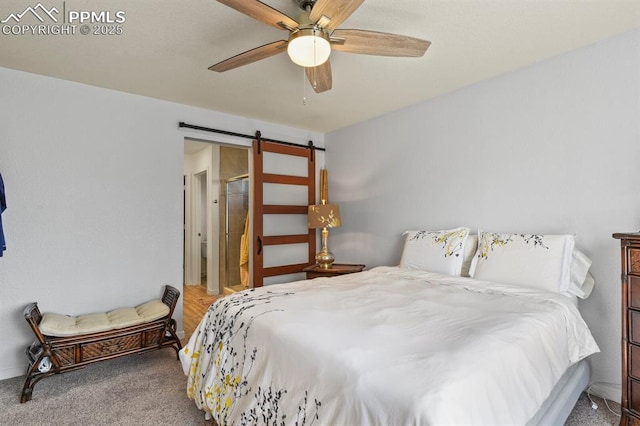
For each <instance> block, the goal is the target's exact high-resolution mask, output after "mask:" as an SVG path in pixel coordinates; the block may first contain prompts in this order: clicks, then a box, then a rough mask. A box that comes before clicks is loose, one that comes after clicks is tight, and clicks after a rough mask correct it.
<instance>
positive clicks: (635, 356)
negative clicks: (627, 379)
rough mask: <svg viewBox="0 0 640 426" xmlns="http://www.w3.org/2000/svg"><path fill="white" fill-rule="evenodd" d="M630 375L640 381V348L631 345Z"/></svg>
mask: <svg viewBox="0 0 640 426" xmlns="http://www.w3.org/2000/svg"><path fill="white" fill-rule="evenodd" d="M629 374H630V375H631V376H632V377H633V378H635V379H638V380H640V346H636V345H629Z"/></svg>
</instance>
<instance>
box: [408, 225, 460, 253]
mask: <svg viewBox="0 0 640 426" xmlns="http://www.w3.org/2000/svg"><path fill="white" fill-rule="evenodd" d="M467 232H468V230H467V229H465V228H459V229H453V230H451V231H449V232H442V231H439V232H433V231H417V232H416V233H415V235H414V236H413V237H412V238H411V239H412V240H421V239H423V238H433V242H434V243H436V244H437V245H440V246H442V248H443V249H444V257H449V256H459V255H460V253H461V251H462V244H463V242H464V239H465V237H466V236H467Z"/></svg>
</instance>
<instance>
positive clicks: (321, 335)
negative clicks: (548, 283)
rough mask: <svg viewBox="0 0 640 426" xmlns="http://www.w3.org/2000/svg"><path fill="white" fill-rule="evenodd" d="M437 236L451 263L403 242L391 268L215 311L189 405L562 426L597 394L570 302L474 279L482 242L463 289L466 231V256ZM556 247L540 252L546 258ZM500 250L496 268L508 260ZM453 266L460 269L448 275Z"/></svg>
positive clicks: (209, 316) (580, 324) (191, 348)
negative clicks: (582, 401) (432, 260)
mask: <svg viewBox="0 0 640 426" xmlns="http://www.w3.org/2000/svg"><path fill="white" fill-rule="evenodd" d="M429 232H432V231H429ZM437 232H440V233H442V232H445V231H437ZM447 232H451V230H448V231H447ZM409 235H413V236H415V235H416V234H415V233H412V234H409ZM432 237H433V235H429V238H430V239H433V240H434V243H437V245H438V247H441V248H442V249H444V250H445V251H446V252H449V253H450V254H449V255H448V256H446V257H447V258H453V259H445V260H446V262H444V263H446V264H443V261H442V259H438V262H439V263H441V264H440V265H433V264H431V265H418V266H416V264H415V260H416V259H418V258H419V257H415V256H412V254H416V253H417V252H415V250H413V249H412V248H411V247H408V243H405V247H404V251H403V255H402V261H401V264H400V265H399V266H397V267H376V268H373V269H372V270H369V271H364V272H360V273H356V274H350V275H344V276H340V277H334V278H316V279H314V280H303V281H298V282H293V283H286V284H278V285H273V286H268V287H263V288H257V289H251V290H247V291H244V292H241V293H236V294H234V295H231V296H228V297H224V298H221V299H219V300H218V301H216V302H215V303H214V304H213V305H212V306H211V307H210V308H209V310H208V312H207V313H206V314H205V316H204V318H203V319H202V321H201V323H200V325H199V326H198V328H197V329H196V331H195V332H194V334H193V335H192V336H191V338H190V340H189V342H188V344H187V345H186V346H185V347H184V348H183V349H182V350H181V352H180V359H181V363H182V366H183V369H184V372H185V374H186V375H187V376H188V382H187V394H188V396H189V397H190V398H192V399H193V400H194V401H195V404H196V405H197V406H198V408H200V409H201V410H203V411H204V412H205V413H207V415H210V416H212V417H213V418H214V420H215V421H216V422H217V423H218V424H220V425H227V424H298V425H311V424H315V425H320V424H328V425H336V424H344V425H347V424H348V425H356V424H357V425H368V424H372V425H374V424H376V425H378V424H389V425H391V424H393V425H405V424H420V425H439V424H447V425H451V424H467V425H468V424H491V425H518V424H522V425H524V424H557V423H556V422H557V421H558V419H563V417H564V418H566V416H567V415H568V413H569V412H570V411H571V408H572V407H573V404H574V403H575V401H576V399H577V397H578V395H579V393H580V392H581V391H582V390H583V389H584V387H585V386H586V385H587V383H588V381H589V370H588V366H587V365H586V364H585V361H584V360H585V358H586V357H588V356H589V355H591V354H593V353H595V352H597V351H598V347H597V345H596V343H595V341H594V340H593V337H592V336H591V333H590V332H589V329H588V327H587V325H586V324H585V322H584V321H583V319H582V317H581V316H580V313H579V311H578V309H577V304H576V301H575V299H574V298H572V297H568V296H567V295H566V294H562V292H554V291H549V290H548V289H542V288H538V287H536V286H534V285H528V286H523V285H521V284H519V283H515V284H514V283H505V282H495V281H486V280H482V279H479V278H478V277H481V276H483V275H487V271H489V272H491V268H489V269H486V268H485V266H483V265H482V264H478V263H479V262H480V261H479V260H478V253H480V254H482V253H481V250H482V246H483V244H484V243H483V239H482V237H483V236H482V234H480V233H479V234H478V241H479V242H478V243H477V244H476V245H475V246H474V248H473V250H471V252H472V253H473V254H472V257H473V258H474V259H475V260H476V265H474V266H473V267H472V269H473V270H472V272H471V273H472V274H474V275H476V276H475V277H474V278H471V277H465V276H462V275H464V274H463V273H462V269H463V263H464V258H465V257H466V256H464V255H463V252H465V247H464V244H465V243H468V241H467V240H468V231H466V234H465V235H463V236H462V237H461V243H460V244H452V241H451V240H450V239H447V241H445V243H446V244H443V243H442V238H440V239H438V238H432ZM408 240H409V236H407V241H408ZM513 241H515V239H514V240H513ZM530 241H533V240H530ZM553 242H554V241H553V238H545V239H544V240H543V242H542V244H543V245H545V247H547V249H546V250H547V251H548V250H550V248H553V247H554V244H552V243H553ZM422 243H424V242H422ZM527 244H530V243H527ZM531 244H533V242H531ZM447 245H448V246H447ZM508 245H509V244H506V246H508ZM510 245H511V247H510V249H511V248H517V247H516V246H517V244H516V243H512V244H510ZM494 246H496V247H495V249H494V250H493V251H490V253H491V254H492V256H488V257H491V258H492V260H495V259H496V258H498V259H499V257H500V256H498V255H497V251H499V250H500V247H499V245H496V244H494ZM529 248H531V247H529ZM537 248H539V247H537ZM414 249H415V248H414ZM568 249H570V251H571V252H572V253H573V246H572V245H571V247H567V245H566V244H565V247H564V250H565V251H566V250H568ZM469 250H470V249H468V248H467V250H466V251H469ZM418 252H420V253H421V254H422V255H425V253H426V252H425V250H424V247H419V248H418ZM455 253H458V255H459V256H455ZM511 254H513V253H511ZM493 255H495V256H493ZM563 256H564V258H567V259H568V262H569V264H571V256H569V257H567V256H566V253H564V254H563ZM507 259H508V260H509V263H510V266H509V267H513V266H514V265H513V260H512V259H510V258H509V256H507ZM450 261H455V263H457V264H458V265H457V266H455V267H454V269H453V270H447V268H450V267H451V265H450V264H449V263H448V262H450ZM480 263H481V262H480ZM534 263H535V262H534ZM574 263H575V262H574ZM516 266H517V265H516ZM443 268H444V271H435V272H434V271H433V270H437V269H441V270H442V269H443ZM483 268H485V269H484V270H483ZM567 268H569V266H567ZM534 269H535V268H534ZM543 269H544V268H543ZM546 269H547V270H546V271H545V273H547V274H548V272H549V268H546ZM552 269H553V268H552ZM517 270H518V272H519V273H523V269H522V268H517ZM482 271H483V272H482ZM443 272H444V273H443ZM451 272H453V274H452V273H451ZM493 272H495V271H493ZM557 272H558V271H557V270H554V273H557ZM561 272H562V273H561V275H563V276H565V278H569V276H570V275H571V271H561ZM565 272H566V274H565ZM524 273H526V271H524ZM585 273H586V272H585ZM489 275H491V274H489ZM574 275H575V274H574ZM543 278H548V277H547V276H545V277H543ZM534 281H535V280H533V278H531V277H528V278H527V283H528V284H530V283H532V282H534ZM565 284H566V285H568V284H567V283H564V284H562V285H561V286H560V287H563V288H564V287H565ZM560 423H562V421H561V422H560Z"/></svg>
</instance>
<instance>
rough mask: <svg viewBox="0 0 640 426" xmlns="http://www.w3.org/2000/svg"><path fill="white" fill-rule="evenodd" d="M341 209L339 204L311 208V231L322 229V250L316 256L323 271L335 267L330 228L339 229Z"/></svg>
mask: <svg viewBox="0 0 640 426" xmlns="http://www.w3.org/2000/svg"><path fill="white" fill-rule="evenodd" d="M340 226H342V224H341V223H340V207H338V205H337V204H324V203H323V204H317V205H314V206H309V229H318V228H322V248H321V249H320V251H319V252H318V253H317V254H316V263H317V264H318V265H319V266H320V268H322V269H329V268H331V265H333V262H334V260H336V258H335V256H334V255H333V254H332V253H331V252H330V251H329V247H328V245H327V239H328V237H329V228H339V227H340Z"/></svg>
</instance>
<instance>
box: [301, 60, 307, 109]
mask: <svg viewBox="0 0 640 426" xmlns="http://www.w3.org/2000/svg"><path fill="white" fill-rule="evenodd" d="M305 80H306V79H305V70H304V68H302V106H307V82H306V81H305Z"/></svg>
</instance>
